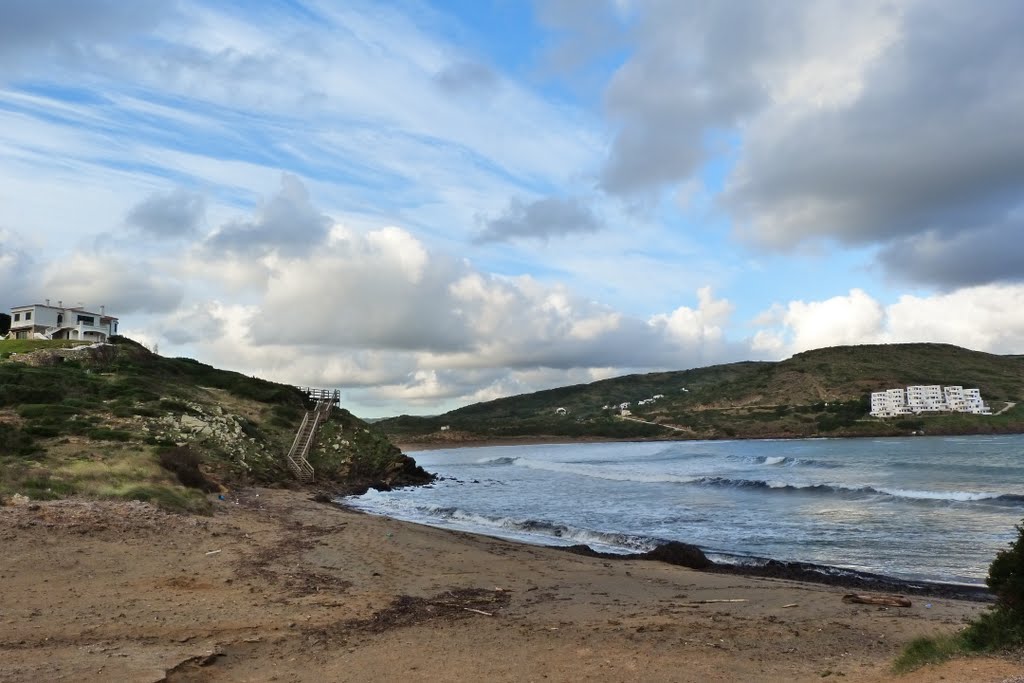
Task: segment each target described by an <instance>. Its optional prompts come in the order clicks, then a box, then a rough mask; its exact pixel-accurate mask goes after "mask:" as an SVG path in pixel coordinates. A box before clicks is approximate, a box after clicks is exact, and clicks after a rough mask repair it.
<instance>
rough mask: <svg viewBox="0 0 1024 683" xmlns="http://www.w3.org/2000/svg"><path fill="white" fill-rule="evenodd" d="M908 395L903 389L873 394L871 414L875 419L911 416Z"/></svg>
mask: <svg viewBox="0 0 1024 683" xmlns="http://www.w3.org/2000/svg"><path fill="white" fill-rule="evenodd" d="M906 397H907V394H906V391H904V390H903V389H888V390H886V391H876V392H874V393H873V394H871V414H872V415H873V416H875V417H896V416H898V415H911V414H912V412H913V411H911V410H910V408H909V407H908V406H907V399H906Z"/></svg>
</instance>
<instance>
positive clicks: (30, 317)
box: [25, 311, 32, 320]
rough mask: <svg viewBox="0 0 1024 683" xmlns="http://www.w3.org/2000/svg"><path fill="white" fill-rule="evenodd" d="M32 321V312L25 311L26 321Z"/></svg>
mask: <svg viewBox="0 0 1024 683" xmlns="http://www.w3.org/2000/svg"><path fill="white" fill-rule="evenodd" d="M31 319H32V311H25V320H31Z"/></svg>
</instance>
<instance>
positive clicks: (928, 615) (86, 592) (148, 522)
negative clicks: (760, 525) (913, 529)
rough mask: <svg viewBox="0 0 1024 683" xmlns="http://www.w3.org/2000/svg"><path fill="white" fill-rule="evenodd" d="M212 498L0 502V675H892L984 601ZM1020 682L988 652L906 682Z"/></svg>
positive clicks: (286, 504) (260, 496) (1016, 667)
mask: <svg viewBox="0 0 1024 683" xmlns="http://www.w3.org/2000/svg"><path fill="white" fill-rule="evenodd" d="M218 505H219V506H220V509H219V511H218V513H217V514H216V515H215V516H214V517H212V518H197V517H188V516H177V515H168V514H164V513H162V512H159V511H157V510H154V509H153V508H151V507H150V506H148V505H145V504H140V503H119V504H114V503H93V502H74V501H67V502H60V503H49V504H42V505H39V506H28V505H25V506H19V507H13V508H11V507H8V508H0V548H2V549H3V552H2V554H0V586H2V591H0V681H4V682H5V683H7V682H10V683H21V682H29V681H31V682H35V681H58V680H68V681H72V680H73V681H160V680H166V681H272V680H274V681H324V680H330V681H395V680H402V681H432V682H433V681H467V680H477V681H530V680H536V681H541V680H548V681H585V680H593V681H637V680H643V681H701V682H702V683H715V682H721V683H725V682H730V683H731V682H734V681H787V682H790V683H791V682H793V681H812V680H813V681H820V680H823V679H827V680H833V679H834V680H843V681H887V680H894V678H893V677H892V676H891V675H890V674H889V669H888V667H889V664H890V662H891V661H892V658H893V657H894V656H895V654H896V653H897V652H898V651H899V648H900V646H901V644H903V643H905V642H906V641H908V640H909V639H910V638H913V637H915V636H918V635H922V634H929V633H935V632H943V631H946V632H948V631H951V630H954V629H957V628H959V627H960V625H961V624H962V623H963V621H964V619H965V618H967V617H969V616H971V615H973V614H976V613H977V612H978V611H979V610H981V609H983V607H982V606H980V605H977V604H972V603H966V602H958V601H952V600H941V599H936V600H925V599H918V598H914V605H913V607H911V608H905V609H904V608H888V609H886V608H878V607H870V606H863V605H860V606H858V605H848V604H844V603H842V601H841V600H840V597H841V594H842V592H843V591H842V590H841V589H833V588H828V587H824V586H812V585H801V584H795V583H791V582H786V581H773V580H763V579H762V580H758V579H747V578H742V577H735V576H724V575H713V574H704V573H700V572H695V571H691V570H687V569H682V568H679V567H674V566H669V565H664V564H661V563H656V562H640V561H632V560H631V561H622V562H615V563H611V562H607V561H603V560H601V559H598V558H589V557H581V556H576V555H571V554H569V553H565V552H563V551H559V550H555V549H550V548H539V547H533V546H523V545H517V544H515V543H509V542H505V541H501V540H496V539H491V538H486V537H480V536H473V535H469V534H463V533H458V532H449V531H443V530H438V529H432V528H428V527H419V526H415V525H411V524H406V523H402V522H398V521H394V520H389V519H384V518H378V517H371V516H368V515H362V514H356V513H352V512H346V511H342V510H338V509H335V508H333V507H329V506H325V505H322V504H318V503H314V502H312V501H310V500H309V499H308V496H307V495H305V494H300V493H293V492H288V491H268V490H261V491H247V492H243V493H241V494H238V495H234V496H230V497H229V499H228V500H227V501H224V502H218ZM720 600H732V601H738V602H715V601H720ZM929 605H930V606H929ZM1022 672H1024V667H1022V666H1021V665H1020V663H1019V662H1014V661H1010V660H1002V659H981V658H979V659H971V660H966V661H961V662H954V663H951V664H947V665H945V666H944V667H941V668H933V669H926V670H922V671H920V672H917V673H916V674H914V675H911V676H909V677H905V678H900V679H898V680H900V681H907V682H909V683H926V682H929V683H930V682H937V681H940V680H944V681H972V682H978V683H996V682H1000V681H1004V680H1007V679H1010V678H1011V677H1012V676H1015V675H1018V674H1020V673H1022Z"/></svg>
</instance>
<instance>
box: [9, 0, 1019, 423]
mask: <svg viewBox="0 0 1024 683" xmlns="http://www.w3.org/2000/svg"><path fill="white" fill-rule="evenodd" d="M0 10H2V20H0V307H2V308H9V307H10V306H14V305H20V304H24V303H33V302H41V301H42V300H43V299H44V298H50V299H52V300H57V299H63V300H64V301H65V302H75V303H77V302H82V303H84V304H85V305H86V306H90V307H98V306H99V305H101V304H103V305H106V307H107V311H109V312H113V313H114V314H115V315H118V316H119V317H120V319H121V330H122V332H124V333H125V334H127V335H129V336H131V337H133V338H135V339H138V340H139V341H142V342H143V343H145V344H147V345H149V346H151V347H152V346H157V347H158V348H159V351H160V353H162V354H164V355H185V356H191V357H194V358H197V359H199V360H202V361H204V362H208V363H212V364H214V365H217V366H220V367H227V368H231V369H235V370H239V371H243V372H246V373H249V374H257V375H260V376H264V377H267V378H271V379H275V380H279V381H283V382H290V383H295V384H309V385H315V386H324V387H339V388H341V389H342V391H343V395H344V397H345V402H346V404H347V405H348V406H349V407H351V408H352V409H353V410H354V412H356V413H357V414H360V415H363V416H367V417H374V416H383V415H393V414H397V413H402V412H407V413H418V414H430V413H437V412H441V411H444V410H447V409H450V408H453V407H456V406H459V405H464V404H466V403H470V402H473V401H478V400H484V399H489V398H495V397H498V396H503V395H508V394H513V393H520V392H524V391H532V390H535V389H540V388H546V387H551V386H559V385H564V384H570V383H578V382H586V381H591V380H594V379H600V378H604V377H608V376H613V375H618V374H623V373H626V372H636V371H649V370H655V369H663V368H669V369H682V368H689V367H694V366H701V365H708V364H712V363H718V362H727V361H735V360H744V359H781V358H785V357H788V356H789V355H791V354H792V353H794V352H797V351H801V350H805V349H810V348H817V347H821V346H828V345H835V344H849V343H867V342H897V341H942V342H950V343H954V344H959V345H961V346H966V347H969V348H973V349H979V350H984V351H991V352H995V353H1024V125H1022V123H1021V122H1022V121H1024V41H1022V40H1020V36H1021V35H1024V5H1022V4H1021V3H1020V2H1018V1H1017V0H986V2H979V3H972V2H963V1H962V0H881V1H875V0H860V1H858V2H847V1H846V0H763V1H758V0H735V1H730V0H719V1H717V2H714V3H709V2H704V1H703V0H694V1H687V0H608V1H607V2H604V3H602V2H601V1H600V0H551V1H538V2H536V3H529V2H526V0H436V1H435V2H430V1H429V0H421V1H420V0H394V1H379V2H362V1H360V0H344V1H341V0H322V1H318V0H266V1H263V2H247V1H242V0H219V1H213V0H210V1H209V2H204V1H202V0H196V1H192V0H152V1H149V0H134V1H133V2H130V3H129V2H122V1H121V0H3V2H2V4H0Z"/></svg>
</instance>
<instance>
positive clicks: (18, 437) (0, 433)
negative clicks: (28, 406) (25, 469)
mask: <svg viewBox="0 0 1024 683" xmlns="http://www.w3.org/2000/svg"><path fill="white" fill-rule="evenodd" d="M36 450H37V448H36V445H35V443H34V442H33V441H32V435H31V434H29V433H27V432H25V431H24V430H22V429H19V428H18V427H16V426H14V425H12V424H8V423H6V422H0V455H31V454H32V453H34V452H35V451H36Z"/></svg>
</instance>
